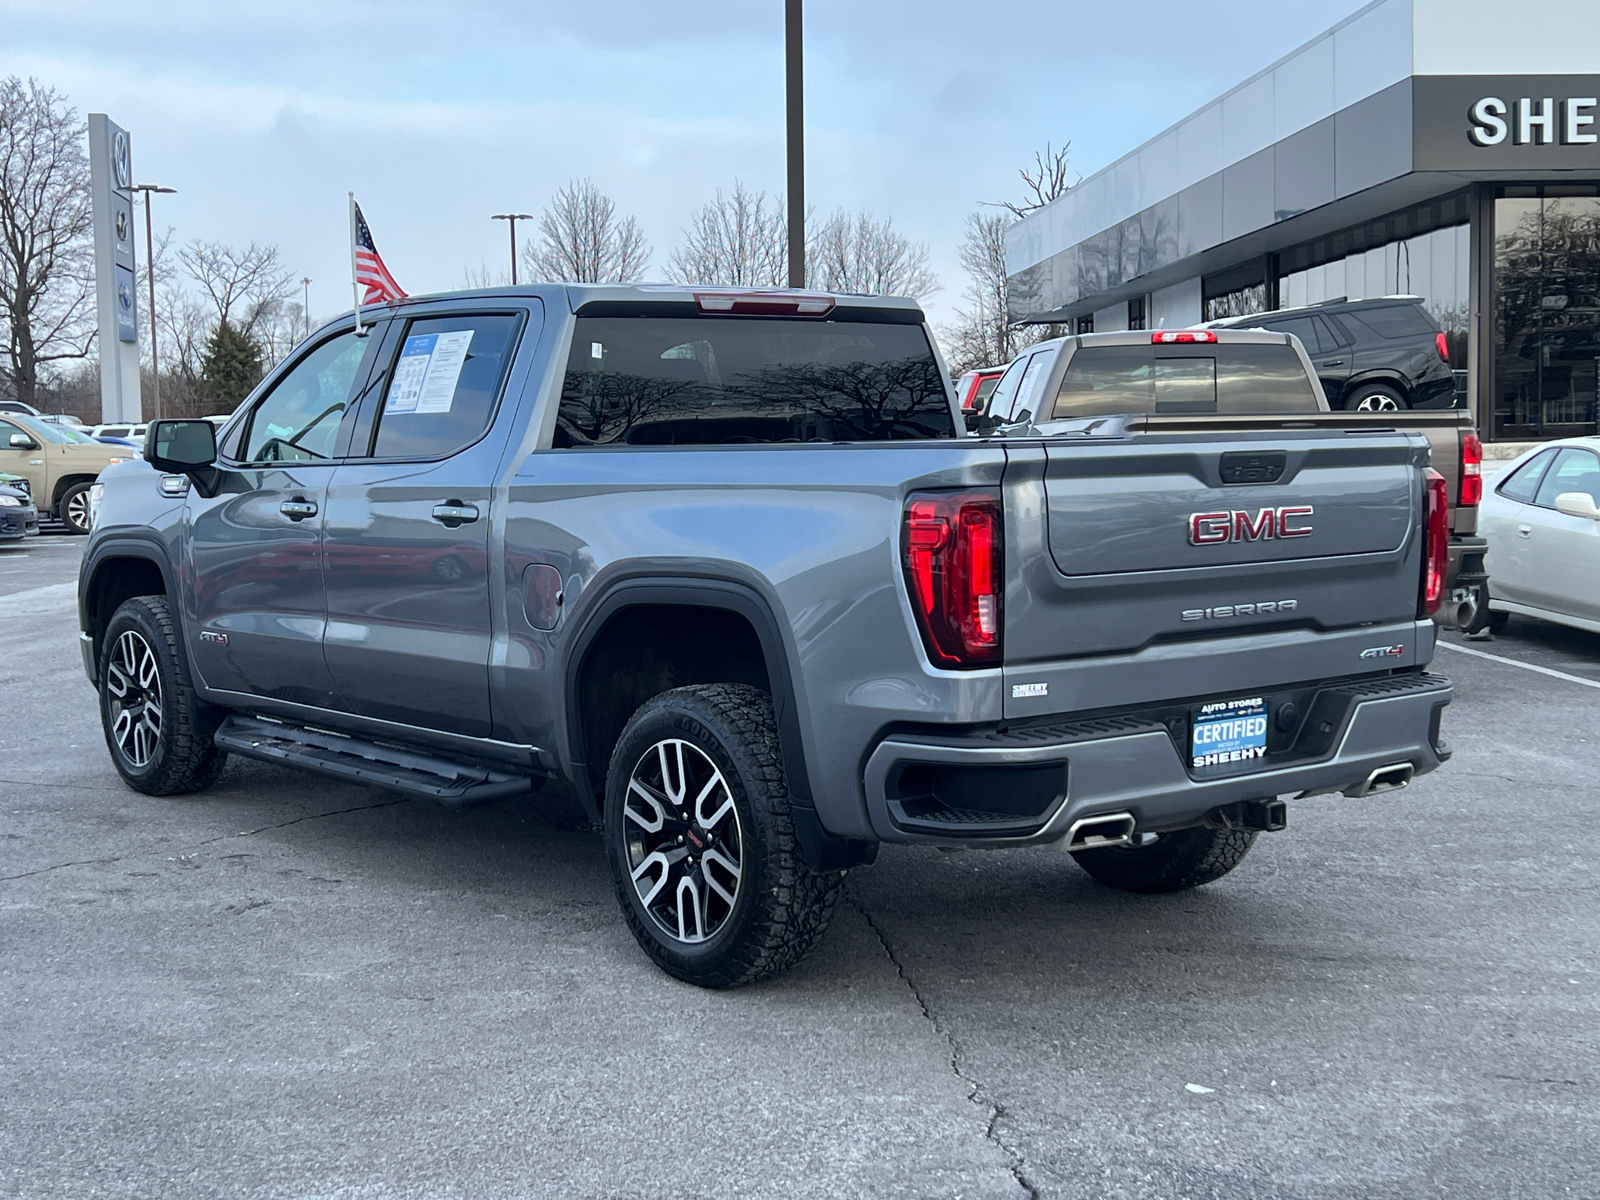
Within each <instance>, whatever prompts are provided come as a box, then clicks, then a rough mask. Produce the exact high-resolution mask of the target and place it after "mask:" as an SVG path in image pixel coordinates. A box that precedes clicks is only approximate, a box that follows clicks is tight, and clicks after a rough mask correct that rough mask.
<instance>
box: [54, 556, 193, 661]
mask: <svg viewBox="0 0 1600 1200" xmlns="http://www.w3.org/2000/svg"><path fill="white" fill-rule="evenodd" d="M121 558H137V559H141V560H143V561H145V562H148V563H152V564H154V566H155V568H156V570H157V572H159V573H160V575H161V582H162V585H163V586H164V587H165V589H166V593H165V594H166V597H167V602H168V603H169V604H170V605H171V606H172V615H173V618H174V619H175V620H177V621H178V626H179V630H180V632H181V631H182V628H183V621H182V615H183V614H182V605H181V604H180V603H179V600H178V592H177V587H178V577H177V572H176V571H175V570H174V569H173V566H172V559H171V557H170V556H169V555H168V554H167V548H166V546H165V545H164V544H163V543H162V542H161V541H160V540H159V539H157V538H155V537H153V536H151V535H150V534H148V533H144V532H128V533H124V534H118V535H117V536H116V537H114V538H106V539H104V540H102V541H99V542H97V543H95V545H94V546H93V547H92V548H91V549H90V550H89V553H88V554H87V555H86V556H85V558H84V561H83V565H82V566H81V567H80V568H79V570H78V628H79V630H81V631H82V632H83V633H85V634H89V633H90V632H91V630H90V620H89V597H90V596H91V595H92V594H93V591H94V588H95V586H96V584H97V583H98V581H99V579H100V572H101V571H102V570H103V569H104V568H105V566H106V563H107V561H108V560H111V559H121ZM101 615H102V617H105V616H109V614H105V613H103V614H101ZM178 645H179V648H180V650H181V651H182V652H183V653H184V655H185V656H187V655H188V646H187V645H186V644H185V642H184V639H183V638H182V637H181V636H180V637H179V639H178ZM99 653H100V646H99V643H98V642H95V644H94V645H93V646H92V648H91V650H90V654H91V655H93V656H94V665H95V666H96V667H98V666H99Z"/></svg>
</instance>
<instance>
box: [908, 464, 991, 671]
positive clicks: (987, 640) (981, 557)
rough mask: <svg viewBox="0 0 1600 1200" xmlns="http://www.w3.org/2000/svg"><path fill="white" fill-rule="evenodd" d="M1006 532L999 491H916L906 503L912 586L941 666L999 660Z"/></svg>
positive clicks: (921, 622)
mask: <svg viewBox="0 0 1600 1200" xmlns="http://www.w3.org/2000/svg"><path fill="white" fill-rule="evenodd" d="M1001 533H1002V525H1001V521H1000V497H999V496H998V495H996V494H995V493H994V492H988V491H982V492H918V493H916V494H915V495H913V496H911V497H910V499H908V500H907V501H906V527H905V543H904V550H905V570H906V585H907V586H908V587H909V588H910V589H911V607H912V608H913V609H914V610H915V611H916V614H917V625H918V627H919V628H921V630H922V640H923V643H924V644H925V645H926V646H927V648H928V657H929V658H931V659H932V660H933V664H934V665H935V666H937V667H986V666H991V665H993V664H995V663H998V662H999V661H1000V597H1001V586H1002V582H1003V580H1002V577H1001V566H1002V551H1003V546H1002V542H1001Z"/></svg>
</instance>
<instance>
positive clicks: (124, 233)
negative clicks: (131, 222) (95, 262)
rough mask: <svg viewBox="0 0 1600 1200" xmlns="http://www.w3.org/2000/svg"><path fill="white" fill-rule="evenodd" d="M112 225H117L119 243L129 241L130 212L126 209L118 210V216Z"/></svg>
mask: <svg viewBox="0 0 1600 1200" xmlns="http://www.w3.org/2000/svg"><path fill="white" fill-rule="evenodd" d="M112 224H113V225H115V226H116V228H117V241H119V242H125V241H127V240H128V210H127V209H125V208H119V209H117V215H116V217H115V219H114V220H113V221H112Z"/></svg>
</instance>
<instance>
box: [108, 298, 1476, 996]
mask: <svg viewBox="0 0 1600 1200" xmlns="http://www.w3.org/2000/svg"><path fill="white" fill-rule="evenodd" d="M362 320H363V322H364V327H363V328H360V329H357V327H356V324H355V316H354V314H352V315H351V316H349V317H346V318H345V319H343V320H342V321H336V322H334V323H332V324H330V325H329V326H327V327H326V328H324V329H322V330H320V331H319V332H318V333H317V334H316V335H314V336H313V337H311V338H309V339H308V340H307V341H306V343H305V344H304V345H303V346H302V347H300V348H299V349H298V350H297V351H296V352H295V353H294V354H292V355H291V356H290V357H289V358H288V359H287V360H286V361H285V362H284V363H283V364H282V365H280V366H279V367H278V368H277V369H276V370H274V371H273V372H272V373H271V374H270V375H269V376H268V378H267V379H266V380H264V381H263V382H262V384H261V385H260V387H259V388H257V389H256V391H255V392H254V393H253V394H252V396H251V397H250V398H249V400H248V401H247V402H246V403H245V404H244V405H242V406H241V408H240V409H239V411H238V413H237V414H236V415H235V416H234V418H233V419H232V420H230V421H229V422H228V423H227V424H226V425H225V426H224V427H223V428H222V429H221V430H220V431H217V430H215V429H214V427H213V426H212V425H211V424H210V423H208V422H205V421H158V422H156V423H154V424H153V425H152V426H151V429H150V432H149V435H148V441H147V445H146V461H142V462H129V463H124V464H121V465H119V466H114V467H112V468H110V469H109V470H107V471H106V472H105V473H104V474H103V475H102V477H101V482H100V485H99V487H98V488H97V489H96V492H95V494H94V496H93V498H92V499H93V506H94V514H95V515H94V518H93V519H94V528H93V531H92V534H91V537H90V540H89V544H88V546H87V548H86V551H85V556H84V560H83V566H82V573H81V576H80V582H79V603H80V620H81V627H82V648H83V656H84V666H85V669H86V670H87V671H88V674H89V677H90V679H91V680H92V681H93V683H94V685H95V687H96V688H97V689H98V691H99V697H100V706H101V714H102V718H103V722H104V726H105V734H106V744H107V746H108V748H109V750H110V754H111V758H112V761H113V762H114V763H115V765H116V768H117V770H118V771H119V772H120V773H121V775H122V777H123V778H124V779H125V780H126V781H127V783H128V784H129V785H130V786H131V787H133V788H135V789H137V790H139V791H142V792H146V793H149V794H152V795H171V794H176V793H181V792H193V791H197V790H200V789H203V788H205V787H207V786H208V785H210V784H211V783H212V782H214V781H215V780H216V778H217V776H218V774H219V772H220V771H221V769H222V765H223V762H224V759H225V757H226V755H228V754H240V755H245V756H249V757H254V758H260V759H266V760H268V761H272V762H279V763H284V764H289V765H293V766H299V767H303V768H307V769H309V770H312V771H316V772H320V773H323V774H325V775H331V776H335V777H338V778H342V779H347V780H354V781H359V782H364V783H369V784H374V785H378V786H382V787H387V788H392V789H397V790H400V791H403V792H407V793H411V794H414V795H423V796H432V797H435V798H438V799H441V800H445V801H448V802H454V803H473V802H478V801H485V800H490V799H494V798H497V797H501V796H507V795H513V794H519V793H524V794H525V793H528V792H530V791H532V790H533V789H534V788H535V787H536V786H537V784H538V783H539V782H540V781H542V780H544V779H546V778H549V777H551V776H556V775H559V776H563V777H565V778H566V779H568V780H570V781H571V783H572V784H573V786H574V787H575V788H576V789H577V792H578V795H579V796H580V797H581V798H582V800H583V802H584V803H585V804H586V805H587V806H588V808H589V812H590V814H591V816H592V817H593V818H594V819H595V820H596V821H597V822H599V823H600V824H601V826H602V827H603V829H604V836H605V843H606V848H607V853H608V855H609V859H610V863H611V868H612V872H613V875H614V879H615V884H616V890H617V896H618V899H619V902H620V904H621V907H622V911H623V914H624V916H625V918H626V920H627V921H628V923H629V925H630V926H631V928H632V930H633V933H634V935H635V936H636V938H637V939H638V941H639V944H640V945H641V946H642V947H643V948H644V949H645V951H646V952H647V953H648V954H649V955H650V956H651V958H652V959H653V960H654V961H655V962H656V963H657V964H658V965H660V966H661V967H662V968H664V969H665V970H667V971H669V972H671V973H672V974H674V975H676V976H678V977H680V978H683V979H686V980H689V981H692V982H694V983H697V984H702V985H706V986H730V985H734V984H739V983H743V982H746V981H749V980H753V979H758V978H761V977H764V976H768V975H771V974H773V973H775V972H777V971H781V970H783V969H785V968H786V967H788V966H790V965H792V964H793V963H795V962H797V961H798V960H799V959H800V958H801V957H802V956H803V955H804V954H805V953H806V952H807V951H808V950H810V949H811V947H812V946H814V945H815V944H816V942H817V940H818V939H819V938H820V937H821V935H822V932H823V930H824V929H825V927H826V925H827V922H828V918H829V915H830V913H831V911H832V908H833V905H834V902H835V899H836V897H837V895H838V892H839V887H840V880H841V877H842V875H843V873H844V871H845V870H846V869H848V868H850V867H852V866H855V865H858V864H863V863H867V862H870V861H872V859H873V858H874V857H875V855H876V852H877V846H878V844H879V843H880V842H885V841H888V842H902V843H904V842H914V843H921V844H925V845H941V846H967V847H1007V846H1031V845H1042V844H1048V845H1051V846H1054V847H1058V848H1059V849H1061V850H1063V851H1066V852H1069V853H1071V854H1072V856H1073V857H1074V858H1075V859H1076V861H1077V862H1078V863H1079V864H1080V865H1081V866H1083V867H1084V868H1085V869H1086V870H1088V871H1089V872H1090V873H1091V874H1092V875H1093V876H1094V877H1095V878H1096V879H1098V880H1100V881H1102V882H1104V883H1106V884H1108V885H1110V886H1113V887H1118V888H1124V889H1128V890H1131V891H1136V892H1162V891H1172V890H1176V889H1180V888H1187V887H1193V886H1195V885H1197V884H1202V883H1206V882H1209V881H1211V880H1214V879H1217V878H1219V877H1220V876H1222V875H1223V874H1225V873H1226V872H1228V871H1229V870H1231V869H1232V868H1233V867H1234V866H1236V865H1237V864H1238V863H1239V861H1240V860H1241V859H1242V858H1243V857H1244V855H1245V853H1246V851H1248V850H1249V848H1250V846H1251V844H1252V842H1253V841H1254V839H1255V838H1256V836H1257V834H1258V833H1259V832H1261V831H1264V830H1273V829H1280V828H1282V827H1283V825H1284V823H1285V798H1286V797H1308V796H1321V795H1328V794H1332V793H1338V792H1343V793H1344V794H1345V795H1347V796H1357V797H1360V796H1366V795H1369V794H1372V793H1376V792H1380V791H1384V790H1388V789H1393V788H1396V787H1400V786H1403V785H1404V784H1405V783H1406V782H1407V781H1409V780H1410V779H1411V777H1412V776H1413V775H1416V774H1421V773H1423V772H1426V771H1431V770H1433V769H1434V768H1435V767H1437V766H1438V765H1439V764H1440V763H1441V762H1442V761H1443V760H1444V759H1445V758H1447V757H1448V755H1449V750H1448V748H1447V747H1446V744H1445V743H1444V741H1443V740H1442V738H1441V735H1440V717H1441V714H1442V712H1443V709H1444V707H1445V705H1446V704H1448V703H1449V701H1450V695H1451V692H1450V684H1449V682H1448V681H1447V680H1445V679H1442V678H1440V677H1439V676H1437V675H1433V674H1430V673H1428V672H1427V670H1426V667H1427V664H1428V662H1429V660H1430V659H1431V657H1432V654H1433V647H1434V625H1433V622H1432V621H1431V620H1430V616H1431V613H1432V612H1433V610H1434V609H1435V608H1436V607H1437V606H1438V605H1439V604H1440V602H1441V601H1442V599H1443V597H1444V590H1445V570H1446V563H1447V555H1448V551H1447V541H1448V525H1447V513H1446V496H1445V484H1444V480H1443V479H1442V478H1441V477H1440V476H1439V475H1438V474H1437V473H1435V472H1433V471H1432V470H1431V469H1430V468H1429V466H1428V445H1427V442H1426V440H1425V439H1424V438H1423V437H1422V436H1421V435H1420V434H1417V433H1414V432H1413V433H1408V432H1403V431H1398V430H1395V429H1392V428H1383V427H1375V426H1373V425H1372V424H1371V423H1370V422H1358V423H1355V424H1352V425H1350V426H1348V427H1346V426H1343V425H1337V424H1332V425H1330V424H1328V423H1326V422H1321V421H1319V422H1316V423H1315V424H1308V423H1304V422H1302V423H1300V424H1298V425H1297V424H1296V423H1295V422H1293V421H1287V420H1282V419H1277V418H1275V417H1274V415H1273V414H1274V412H1280V413H1281V412H1282V411H1283V410H1285V409H1288V410H1292V409H1294V408H1296V407H1300V406H1303V405H1304V401H1305V398H1304V397H1303V396H1300V395H1299V394H1298V392H1297V390H1296V389H1299V388H1305V387H1308V386H1310V385H1309V384H1308V382H1307V375H1308V368H1307V365H1306V363H1305V360H1304V354H1303V351H1302V350H1301V349H1300V348H1299V347H1298V345H1297V344H1296V343H1293V342H1291V341H1290V340H1289V339H1288V338H1287V337H1286V336H1285V335H1283V334H1272V333H1260V332H1254V333H1252V332H1239V333H1233V332H1227V331H1222V332H1218V333H1199V334H1196V333H1180V334H1173V333H1166V334H1160V333H1158V334H1151V335H1142V336H1139V335H1125V340H1126V341H1127V348H1126V356H1131V358H1135V359H1137V360H1138V361H1137V363H1136V364H1135V365H1136V369H1137V371H1138V372H1139V373H1140V375H1139V377H1140V378H1141V379H1143V380H1145V381H1146V382H1147V384H1148V387H1147V388H1146V390H1145V391H1143V392H1141V393H1140V394H1139V395H1138V396H1136V397H1135V398H1133V399H1131V400H1130V399H1126V398H1123V399H1119V400H1118V401H1117V402H1116V403H1115V404H1111V405H1110V409H1112V410H1117V411H1108V410H1107V408H1106V406H1105V405H1100V406H1098V407H1097V406H1095V405H1094V404H1092V403H1089V404H1087V406H1086V405H1085V404H1084V403H1082V401H1083V395H1082V394H1081V393H1082V392H1083V389H1088V390H1089V391H1091V392H1092V391H1093V390H1094V387H1095V379H1094V378H1093V372H1088V373H1087V374H1086V373H1085V372H1084V371H1080V372H1079V373H1078V374H1076V375H1074V374H1073V372H1072V370H1071V368H1070V361H1066V360H1064V361H1062V362H1058V363H1057V364H1056V367H1055V369H1054V373H1053V374H1052V375H1051V376H1050V379H1049V381H1048V383H1049V389H1050V390H1051V391H1052V393H1053V394H1054V395H1057V396H1066V397H1068V399H1069V400H1070V401H1071V402H1070V403H1068V404H1067V405H1066V411H1067V412H1068V414H1069V415H1068V416H1067V417H1066V418H1064V419H1062V420H1058V421H1053V422H1047V423H1046V425H1045V426H1044V427H1042V428H1039V429H1036V430H1033V431H1031V432H1029V431H1026V430H1021V429H1017V428H1013V429H1010V430H1007V431H1006V432H1005V436H1003V437H1002V436H987V435H972V434H969V433H968V432H967V431H966V430H964V429H963V428H962V425H961V421H960V414H959V412H958V410H957V408H956V404H955V398H954V395H953V393H952V392H951V390H950V386H949V382H948V377H947V375H946V374H945V372H944V370H943V368H942V365H941V363H940V361H939V358H938V354H937V351H936V349H935V347H934V343H933V341H932V339H931V337H930V336H929V333H928V330H927V327H926V324H925V322H924V319H923V316H922V313H921V312H920V311H919V310H918V309H917V307H916V306H915V305H914V304H912V303H910V302H907V301H899V300H892V299H884V298H878V297H872V298H868V297H853V296H829V295H820V294H815V293H806V292H751V291H730V290H723V289H709V288H700V289H697V288H687V287H654V286H614V287H612V286H583V287H579V286H572V287H563V286H542V287H523V288H509V289H498V290H493V291H483V292H475V293H468V294H457V295H450V296H438V297H423V298H416V299H412V300H408V301H406V302H404V303H402V304H399V305H395V306H388V307H383V308H377V307H373V308H370V309H368V310H365V311H364V312H363V314H362ZM1224 350H1226V354H1224V353H1223V351H1224ZM1085 361H1088V360H1085ZM1124 366H1126V364H1124ZM1075 389H1076V390H1075ZM1073 397H1076V399H1073ZM1129 410H1132V411H1129ZM1208 412H1211V413H1218V414H1233V415H1231V416H1229V417H1228V420H1227V422H1226V423H1225V425H1224V427H1222V428H1216V429H1205V428H1185V427H1183V426H1182V421H1183V419H1184V418H1185V416H1186V415H1188V416H1192V415H1193V414H1197V413H1208ZM1251 414H1257V415H1256V416H1254V417H1253V416H1252V415H1251ZM1166 420H1173V421H1175V422H1176V426H1175V427H1167V426H1165V425H1163V421H1166Z"/></svg>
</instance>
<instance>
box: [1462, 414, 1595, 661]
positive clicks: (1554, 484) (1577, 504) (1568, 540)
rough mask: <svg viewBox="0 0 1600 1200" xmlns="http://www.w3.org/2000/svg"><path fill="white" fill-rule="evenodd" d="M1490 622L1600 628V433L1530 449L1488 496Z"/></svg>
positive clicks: (1481, 520) (1484, 520)
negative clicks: (1524, 619)
mask: <svg viewBox="0 0 1600 1200" xmlns="http://www.w3.org/2000/svg"><path fill="white" fill-rule="evenodd" d="M1478 528H1479V532H1481V533H1482V534H1483V536H1484V537H1485V538H1486V539H1487V540H1488V542H1489V556H1488V568H1489V613H1490V617H1489V627H1490V628H1491V629H1493V630H1495V631H1496V632H1498V631H1499V630H1500V629H1502V628H1504V627H1505V622H1506V618H1507V614H1510V613H1521V614H1523V615H1525V616H1530V617H1539V618H1541V619H1543V620H1546V621H1554V622H1556V623H1558V624H1561V625H1571V626H1573V627H1575V628H1578V629H1587V630H1589V631H1590V632H1593V633H1600V438H1593V437H1583V438H1565V439H1563V440H1561V441H1556V442H1551V443H1549V444H1548V445H1544V446H1539V447H1537V448H1535V449H1533V450H1530V451H1528V452H1527V453H1526V454H1524V455H1523V456H1522V457H1521V458H1519V459H1517V460H1516V461H1515V462H1514V463H1512V464H1511V465H1510V466H1509V467H1507V468H1506V469H1505V471H1504V472H1503V473H1502V474H1501V477H1500V479H1499V481H1498V482H1497V483H1496V485H1495V487H1494V489H1493V490H1492V491H1490V492H1489V494H1488V495H1486V496H1485V497H1484V499H1483V507H1482V508H1481V509H1480V510H1479V516H1478Z"/></svg>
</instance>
